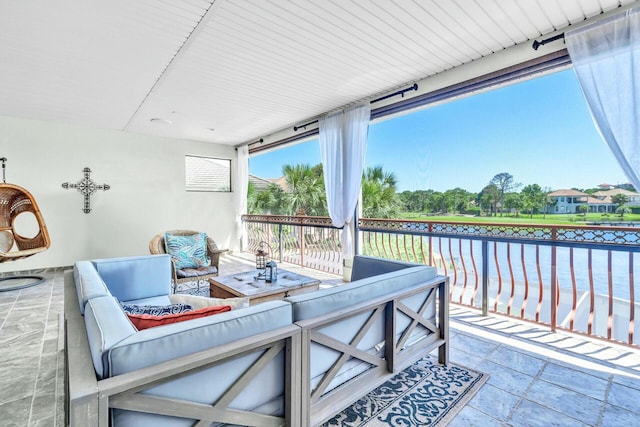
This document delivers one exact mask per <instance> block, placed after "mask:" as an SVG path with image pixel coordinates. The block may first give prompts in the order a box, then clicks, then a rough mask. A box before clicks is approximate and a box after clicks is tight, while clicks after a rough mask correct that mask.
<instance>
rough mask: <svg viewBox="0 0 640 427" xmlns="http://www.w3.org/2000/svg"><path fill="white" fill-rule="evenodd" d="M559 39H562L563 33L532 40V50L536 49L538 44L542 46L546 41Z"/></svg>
mask: <svg viewBox="0 0 640 427" xmlns="http://www.w3.org/2000/svg"><path fill="white" fill-rule="evenodd" d="M559 39H564V33H560V34H558V35H555V36H553V37H549V38H548V39H544V40H540V41H538V40H534V41H533V45H532V46H531V47H532V48H533V50H538V48H539V47H540V46H544V45H545V44H547V43H551V42H554V41H556V40H559Z"/></svg>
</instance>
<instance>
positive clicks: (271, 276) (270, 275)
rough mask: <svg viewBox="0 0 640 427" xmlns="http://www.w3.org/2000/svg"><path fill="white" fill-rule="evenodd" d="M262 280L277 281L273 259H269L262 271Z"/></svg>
mask: <svg viewBox="0 0 640 427" xmlns="http://www.w3.org/2000/svg"><path fill="white" fill-rule="evenodd" d="M264 281H265V282H267V283H273V282H277V281H278V266H277V264H276V263H275V261H269V262H268V263H267V266H266V269H265V271H264Z"/></svg>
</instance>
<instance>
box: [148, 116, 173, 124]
mask: <svg viewBox="0 0 640 427" xmlns="http://www.w3.org/2000/svg"><path fill="white" fill-rule="evenodd" d="M149 121H150V122H151V123H160V124H163V125H170V124H171V120H167V119H162V118H160V117H154V118H152V119H151V120H149Z"/></svg>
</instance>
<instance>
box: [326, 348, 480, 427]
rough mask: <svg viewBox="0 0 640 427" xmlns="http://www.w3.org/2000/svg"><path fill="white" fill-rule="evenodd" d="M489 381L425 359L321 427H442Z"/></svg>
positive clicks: (459, 367)
mask: <svg viewBox="0 0 640 427" xmlns="http://www.w3.org/2000/svg"><path fill="white" fill-rule="evenodd" d="M488 378H489V376H488V375H487V374H483V373H480V372H476V371H474V370H471V369H468V368H463V367H461V366H457V365H454V364H449V365H448V366H442V365H439V364H438V363H437V360H436V359H435V358H433V357H425V358H424V359H421V360H419V361H417V362H416V363H414V364H413V365H412V366H410V367H408V368H407V369H405V370H404V371H402V372H400V373H398V374H397V375H395V376H394V377H393V378H391V379H390V380H388V381H387V382H385V383H383V384H382V385H381V386H379V387H378V388H376V389H375V390H373V391H372V392H370V393H369V394H367V395H366V396H364V397H363V398H361V399H360V400H358V401H357V402H355V403H354V404H352V405H351V406H349V407H348V408H346V409H345V410H344V411H342V412H341V413H339V414H338V415H336V416H335V417H333V418H332V419H330V420H329V421H327V422H326V423H324V424H323V425H324V426H349V427H356V426H357V427H375V426H403V427H408V426H436V425H439V426H442V425H446V424H447V423H448V422H449V421H451V419H452V418H453V417H454V416H455V415H456V414H457V413H458V412H459V411H460V410H461V409H462V408H464V406H465V405H466V404H467V402H468V401H469V399H471V397H473V395H474V394H475V393H476V392H477V391H478V390H479V389H480V387H482V384H484V382H485V381H486V380H487V379H488Z"/></svg>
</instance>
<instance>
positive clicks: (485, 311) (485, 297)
mask: <svg viewBox="0 0 640 427" xmlns="http://www.w3.org/2000/svg"><path fill="white" fill-rule="evenodd" d="M482 315H483V316H488V315H489V242H488V241H487V240H483V241H482Z"/></svg>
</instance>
